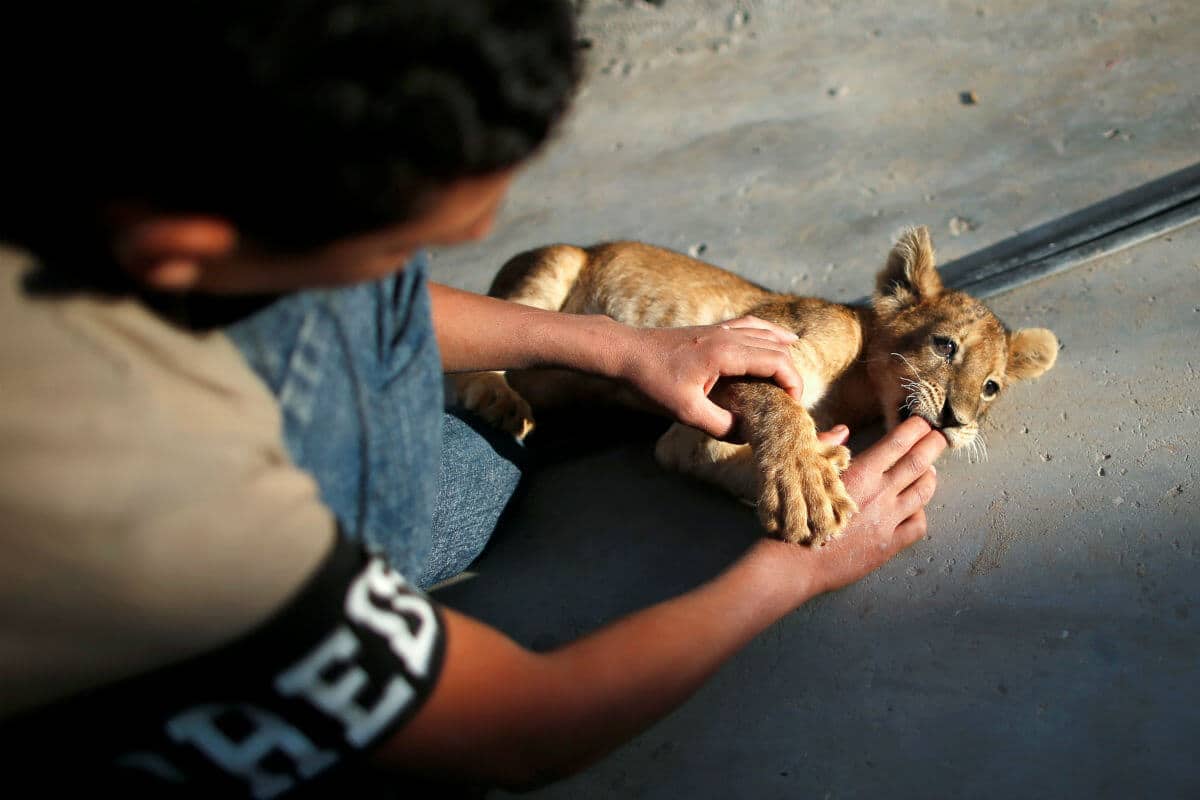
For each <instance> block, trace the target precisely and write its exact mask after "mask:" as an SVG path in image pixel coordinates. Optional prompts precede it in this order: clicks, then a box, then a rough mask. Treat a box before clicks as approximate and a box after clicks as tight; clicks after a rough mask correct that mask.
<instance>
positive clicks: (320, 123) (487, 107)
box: [0, 0, 580, 251]
mask: <svg viewBox="0 0 1200 800" xmlns="http://www.w3.org/2000/svg"><path fill="white" fill-rule="evenodd" d="M97 5H98V6H100V11H99V12H98V13H94V16H93V18H92V19H87V20H83V19H81V18H80V17H79V16H78V15H77V13H76V12H70V13H68V12H63V13H62V15H61V16H62V18H61V19H55V18H49V19H48V18H47V16H46V15H39V16H41V19H40V21H35V22H33V23H31V22H30V21H29V20H28V18H27V19H26V20H23V24H8V25H5V26H2V27H6V28H7V29H8V30H7V31H6V40H7V41H9V42H13V41H18V42H19V43H20V47H19V49H20V50H21V51H22V54H23V56H22V58H21V59H20V61H19V62H17V63H13V64H8V65H5V67H6V71H7V70H8V69H10V68H11V69H12V70H15V71H9V72H8V77H7V78H4V80H5V83H6V84H8V85H7V86H6V87H5V89H4V93H3V98H2V100H0V102H3V103H4V104H5V105H6V106H7V112H8V116H9V119H10V120H13V124H12V125H11V126H10V127H9V131H8V132H9V133H10V134H13V136H11V137H6V138H9V142H8V144H6V145H4V146H3V150H4V152H3V153H0V182H4V183H6V184H7V186H6V187H5V188H3V189H0V194H3V195H4V197H3V201H0V236H5V237H6V238H9V239H15V240H17V241H18V242H19V243H21V244H25V245H27V246H31V247H32V248H33V249H35V250H42V251H45V250H50V249H54V248H55V247H63V246H66V245H69V244H70V242H67V241H64V238H63V237H64V236H66V235H67V234H64V233H63V230H64V228H63V226H62V225H61V222H62V220H63V219H64V215H65V216H66V218H73V219H81V218H82V217H84V216H90V217H92V218H94V217H95V214H96V211H97V209H101V208H104V207H106V206H108V205H111V204H112V203H114V202H120V203H134V204H141V205H144V206H146V207H149V208H153V209H156V210H164V211H181V212H189V213H210V214H215V215H220V216H222V217H225V218H227V219H229V220H231V221H232V222H233V223H234V224H235V225H237V226H238V228H239V230H240V231H241V232H242V233H243V234H244V235H246V236H247V237H249V238H251V239H253V240H255V241H257V242H259V243H261V244H262V245H264V246H268V247H272V248H275V249H279V250H285V251H286V250H304V249H308V248H311V247H315V246H319V245H320V244H323V243H327V242H330V241H333V240H335V239H337V238H340V237H343V236H347V235H351V234H354V233H359V232H364V231H368V230H372V229H376V228H379V227H382V226H384V225H388V224H392V223H395V222H398V221H402V220H404V219H406V218H409V217H411V216H413V215H414V214H416V213H418V212H419V211H420V209H421V204H422V203H423V202H425V201H427V200H428V198H429V197H430V195H431V192H432V191H434V190H436V189H437V188H438V187H440V186H444V185H446V184H447V183H449V182H451V181H453V180H454V179H456V178H461V177H468V176H475V175H482V174H487V173H490V172H493V171H497V170H500V169H504V168H507V167H511V166H514V165H517V164H519V163H520V162H522V161H524V160H525V159H527V158H528V157H529V156H530V155H531V154H533V153H534V152H535V151H536V150H537V149H538V148H539V146H540V145H541V144H542V143H543V142H544V141H545V140H546V139H547V137H548V136H549V135H550V133H551V131H552V129H553V127H554V125H555V123H556V122H557V121H558V120H559V119H560V118H561V117H562V115H563V114H564V112H565V110H566V108H567V105H568V103H569V100H570V97H571V95H572V93H573V90H574V87H575V85H576V82H577V80H578V77H579V73H580V64H579V54H578V47H577V45H576V41H575V29H574V13H573V10H572V7H571V5H570V3H569V2H568V1H567V0H243V1H241V2H238V0H208V2H195V0H173V2H162V0H157V1H156V2H153V3H147V2H135V3H115V4H111V3H106V4H97ZM3 16H4V17H5V18H6V20H5V21H6V22H10V23H11V22H12V20H11V19H9V18H10V17H12V16H13V15H12V14H10V13H9V12H7V11H6V12H4V14H3ZM10 56H11V52H10ZM55 219H56V220H57V222H58V223H59V224H56V225H54V226H53V227H54V228H55V230H51V229H50V228H51V226H50V225H48V224H47V223H46V220H55Z"/></svg>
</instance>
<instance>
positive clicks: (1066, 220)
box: [940, 164, 1200, 297]
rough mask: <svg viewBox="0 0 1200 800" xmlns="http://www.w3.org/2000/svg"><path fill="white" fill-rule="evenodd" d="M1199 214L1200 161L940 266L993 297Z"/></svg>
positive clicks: (951, 277)
mask: <svg viewBox="0 0 1200 800" xmlns="http://www.w3.org/2000/svg"><path fill="white" fill-rule="evenodd" d="M1197 220H1200V164H1194V165H1192V166H1190V167H1186V168H1184V169H1181V170H1179V171H1178V172H1173V173H1171V174H1170V175H1166V176H1164V177H1162V178H1159V179H1157V180H1154V181H1151V182H1149V183H1146V184H1143V185H1142V186H1139V187H1137V188H1135V189H1131V190H1129V191H1127V192H1123V193H1121V194H1119V195H1116V196H1115V197H1111V198H1109V199H1107V200H1103V201H1101V202H1099V203H1096V204H1095V205H1091V206H1088V207H1087V208H1084V209H1082V210H1080V211H1077V212H1075V213H1073V214H1068V215H1066V216H1064V217H1059V218H1058V219H1056V220H1051V221H1050V222H1047V223H1045V224H1043V225H1039V226H1037V227H1036V228H1032V229H1030V230H1028V231H1025V232H1024V233H1020V234H1018V235H1016V236H1013V237H1010V238H1008V239H1005V240H1003V241H1001V242H997V243H996V244H994V245H992V246H990V247H986V248H984V249H983V250H978V251H976V252H974V253H971V254H970V255H967V256H963V257H962V258H960V259H958V260H956V261H952V262H950V263H948V264H945V265H944V266H942V267H941V268H940V272H941V273H942V279H943V280H944V281H945V283H946V285H947V286H951V287H953V288H955V289H963V290H966V291H969V292H971V294H973V295H975V296H976V297H988V296H991V295H996V294H999V293H1001V292H1006V291H1009V290H1010V289H1014V288H1016V287H1017V286H1020V285H1022V284H1025V283H1029V282H1031V281H1035V280H1038V279H1040V278H1044V277H1047V276H1049V275H1055V274H1058V273H1060V272H1065V271H1066V270H1068V269H1072V268H1073V267H1077V266H1079V265H1080V264H1083V263H1085V262H1088V261H1091V260H1092V259H1095V258H1099V257H1100V256H1105V255H1109V254H1110V253H1115V252H1117V251H1119V250H1123V249H1125V248H1127V247H1132V246H1134V245H1136V244H1140V243H1141V242H1144V241H1146V240H1148V239H1152V238H1154V237H1156V236H1161V235H1163V234H1165V233H1169V232H1170V231H1173V230H1176V229H1178V228H1181V227H1183V226H1184V225H1188V224H1190V223H1192V222H1196V221H1197Z"/></svg>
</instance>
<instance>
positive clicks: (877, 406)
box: [452, 227, 1058, 543]
mask: <svg viewBox="0 0 1200 800" xmlns="http://www.w3.org/2000/svg"><path fill="white" fill-rule="evenodd" d="M491 294H492V295H493V296H496V297H502V298H505V299H508V300H513V301H516V302H518V303H524V304H526V305H530V306H536V307H538V308H546V309H554V310H561V311H565V312H568V313H574V314H606V315H608V316H610V317H613V318H614V319H616V320H618V321H620V322H624V323H626V324H629V325H635V326H640V327H678V326H686V325H707V324H713V323H718V322H721V321H724V320H728V319H733V318H735V317H740V316H743V315H746V314H751V315H753V316H756V317H759V318H761V319H764V320H768V321H770V322H774V323H777V324H779V325H782V326H783V327H785V328H788V329H789V330H792V331H795V332H796V333H797V334H798V335H799V336H800V339H799V341H797V342H796V343H794V344H793V345H792V357H793V359H794V361H795V364H796V369H797V370H798V371H799V373H800V376H801V377H802V378H803V379H804V396H803V402H802V403H796V402H795V401H794V400H793V399H792V398H791V397H790V396H789V395H788V394H787V393H786V392H784V391H783V390H782V389H780V388H778V387H777V386H775V385H774V384H771V383H767V382H763V381H756V380H728V381H726V382H725V383H726V384H727V385H726V386H725V388H724V390H723V391H724V394H723V396H722V397H721V402H722V403H723V404H726V405H727V406H728V407H729V409H730V410H731V411H732V412H733V413H734V414H735V415H737V417H738V419H739V423H740V426H741V428H740V429H741V432H742V435H743V436H744V437H745V439H746V441H747V442H748V444H746V445H734V444H729V443H726V442H721V441H717V440H716V439H713V438H711V437H709V436H707V435H706V434H704V433H701V432H700V431H698V430H696V429H694V428H689V427H686V426H684V425H681V424H678V423H676V424H675V425H674V426H672V427H671V428H670V429H669V430H668V431H667V432H666V433H665V434H663V436H662V438H660V439H659V441H658V444H657V446H656V448H655V455H656V457H657V459H658V461H659V463H660V464H662V465H663V466H666V467H670V468H673V469H677V470H680V471H681V472H684V473H687V474H689V475H694V476H696V477H699V478H702V479H704V480H707V481H710V482H712V483H715V484H717V485H718V486H721V487H723V488H725V489H726V490H728V491H730V492H732V493H734V494H735V495H737V496H738V497H741V498H744V499H746V500H748V501H751V502H754V503H756V504H757V507H758V516H759V519H760V520H761V522H762V524H763V526H764V527H765V528H766V529H767V531H768V532H769V533H771V534H773V535H775V536H778V537H779V538H781V539H784V540H786V541H789V542H808V543H823V542H824V541H826V540H828V539H830V538H832V537H835V536H837V535H838V534H839V533H841V532H842V530H844V529H845V527H846V524H847V523H848V522H849V520H850V517H851V515H852V514H853V513H854V512H855V511H857V507H856V505H855V503H854V501H853V500H852V499H851V498H850V495H849V494H847V493H846V489H845V487H844V486H843V485H842V480H841V473H842V472H843V471H844V470H845V469H846V467H847V466H848V465H849V463H850V451H849V450H847V449H846V448H845V447H830V446H827V445H823V444H821V442H820V441H819V440H818V439H817V431H818V429H823V428H826V427H829V426H830V425H833V424H836V423H838V422H844V423H847V424H849V425H852V426H854V425H858V424H861V423H865V422H869V421H871V420H873V419H877V418H878V417H880V416H882V417H883V419H884V421H885V423H886V425H887V426H888V427H889V428H891V427H893V426H894V425H896V424H898V423H899V422H900V421H901V420H902V419H906V418H907V417H909V416H912V415H914V414H915V415H918V416H921V417H924V418H925V419H926V420H927V421H928V422H929V424H930V425H932V426H933V427H935V428H937V429H939V430H941V431H942V433H943V434H944V435H945V437H946V439H947V441H948V442H949V444H950V447H951V448H956V449H961V448H966V450H967V452H968V453H969V454H972V455H982V454H983V453H984V452H985V450H984V445H983V437H982V434H981V433H980V431H979V423H980V420H981V419H982V418H983V417H984V415H985V414H986V413H987V411H988V409H989V408H990V407H991V405H992V403H993V402H994V401H995V400H996V398H997V397H998V396H999V395H1000V394H1001V393H1002V392H1003V391H1004V389H1005V388H1006V387H1007V386H1008V385H1009V384H1010V383H1013V382H1014V381H1019V380H1027V379H1029V378H1034V377H1037V376H1038V375H1041V374H1042V373H1043V372H1045V371H1046V370H1048V369H1050V367H1052V366H1053V365H1054V361H1055V359H1056V358H1057V356H1058V340H1057V338H1055V336H1054V334H1053V333H1051V332H1050V331H1049V330H1046V329H1045V328H1031V329H1026V330H1019V331H1016V332H1011V331H1009V330H1008V329H1007V328H1006V327H1005V326H1004V325H1003V324H1002V323H1001V322H1000V320H998V319H997V318H996V316H995V315H994V314H992V312H991V311H989V310H988V309H987V308H986V307H985V306H984V305H983V303H981V302H979V301H978V300H975V299H974V298H972V297H969V296H968V295H966V294H964V293H962V292H958V291H952V290H948V289H945V288H944V287H943V286H942V281H941V278H940V276H939V275H938V272H937V267H936V264H935V261H934V253H933V246H932V244H931V243H930V239H929V231H928V230H927V229H926V228H924V227H919V228H911V229H908V230H905V231H904V232H903V233H902V234H901V235H900V237H899V240H898V241H897V242H896V244H895V246H894V248H893V249H892V251H891V253H890V254H889V256H888V258H887V262H886V264H885V266H884V267H883V270H882V271H881V272H880V273H879V275H878V277H877V278H876V282H875V294H874V296H873V298H872V300H871V304H870V305H869V306H863V307H855V306H847V305H841V304H838V303H832V302H828V301H825V300H820V299H817V298H812V297H798V296H795V295H786V294H779V293H776V292H772V291H769V290H767V289H764V288H762V287H761V286H756V285H755V284H752V283H750V282H749V281H746V280H744V279H742V278H740V277H738V276H736V275H734V274H733V273H730V272H727V271H725V270H722V269H720V268H718V267H714V266H712V265H710V264H706V263H704V262H701V261H697V260H696V259H693V258H689V257H687V256H684V255H681V254H679V253H675V252H672V251H670V250H664V249H661V248H658V247H652V246H650V245H645V244H640V243H637V242H615V243H611V244H599V245H595V246H593V247H588V248H579V247H573V246H570V245H553V246H550V247H544V248H541V249H538V250H532V251H530V252H527V253H522V254H520V255H518V256H516V257H514V258H512V259H511V260H510V261H509V262H508V263H507V264H505V265H504V267H503V268H502V269H501V270H500V272H499V274H498V275H497V276H496V279H495V281H494V282H493V284H492V289H491ZM452 386H453V388H454V390H455V391H456V392H457V394H458V398H459V401H460V402H461V403H463V404H464V405H465V406H466V407H467V408H470V409H472V410H474V411H476V412H477V413H479V414H481V415H482V416H483V417H484V418H486V419H487V420H488V421H489V422H491V423H492V424H495V425H498V426H500V427H503V428H505V429H506V430H509V431H511V432H513V433H514V434H515V435H517V436H524V435H525V434H526V433H528V431H529V430H530V429H531V428H532V425H533V415H532V412H531V410H530V404H532V406H533V407H548V406H550V405H554V404H558V403H561V402H563V401H565V400H568V399H582V398H586V397H588V396H594V395H596V394H604V395H607V396H609V397H615V396H618V395H620V394H621V393H622V390H619V389H617V388H616V387H615V386H612V385H610V384H607V382H603V381H601V380H600V379H584V378H580V377H579V376H572V375H570V374H568V373H564V372H561V371H547V370H530V371H525V372H521V373H516V372H512V373H508V374H507V376H506V375H505V374H503V373H497V372H487V373H465V374H461V375H456V376H453V377H452ZM623 393H624V395H625V397H624V402H633V403H634V404H636V400H635V399H634V398H632V397H630V396H629V395H631V394H632V393H631V392H628V391H624V392H623ZM593 399H595V398H594V397H593ZM526 401H528V402H526Z"/></svg>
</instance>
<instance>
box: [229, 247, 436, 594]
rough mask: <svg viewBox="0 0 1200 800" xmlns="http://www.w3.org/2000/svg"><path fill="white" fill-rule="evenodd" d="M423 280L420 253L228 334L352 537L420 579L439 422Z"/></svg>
mask: <svg viewBox="0 0 1200 800" xmlns="http://www.w3.org/2000/svg"><path fill="white" fill-rule="evenodd" d="M427 275H428V261H427V259H426V258H425V257H424V255H423V254H422V255H419V256H418V257H416V258H414V259H413V260H412V261H411V262H410V263H409V264H408V265H407V266H406V267H405V268H404V269H403V270H401V271H399V272H397V273H396V274H394V275H392V276H389V277H387V278H385V279H382V280H379V281H375V282H373V283H367V284H360V285H356V286H349V287H344V288H339V289H330V290H320V291H308V292H301V293H297V294H292V295H288V296H285V297H282V298H280V299H279V300H277V301H276V302H274V303H273V304H271V305H270V306H268V307H266V308H264V309H261V310H260V311H258V312H257V313H255V314H253V315H252V316H250V317H247V318H246V319H243V320H241V321H239V322H237V323H235V324H234V325H232V326H230V327H229V328H228V329H227V330H226V333H227V334H228V335H229V336H230V338H231V339H233V341H234V343H235V344H236V345H237V346H238V347H239V348H240V349H241V351H242V353H243V355H244V356H245V357H246V359H247V361H248V362H249V363H250V365H251V367H253V368H254V369H255V371H256V372H258V374H259V375H260V376H261V377H262V378H263V380H264V381H266V383H267V385H268V386H269V387H270V389H271V390H272V392H274V394H275V396H276V397H277V398H278V400H279V404H280V407H281V410H282V413H283V422H284V438H285V441H286V443H287V446H288V450H289V451H290V453H291V455H292V459H293V460H294V461H295V462H296V463H297V465H299V466H300V467H302V468H303V469H305V470H307V471H309V472H310V473H312V474H313V476H314V477H315V478H316V479H317V482H318V484H319V485H320V487H321V493H322V497H323V499H324V500H325V502H326V503H327V504H328V505H329V506H330V508H331V509H332V510H333V512H334V514H335V515H336V516H337V517H338V519H339V520H340V521H341V523H342V525H343V526H344V528H345V529H346V531H347V532H348V533H349V534H350V535H351V536H354V537H356V538H360V539H362V540H364V541H365V542H366V543H367V544H368V546H370V547H371V548H372V549H374V550H377V551H380V552H382V553H383V554H384V555H386V556H387V558H388V560H389V562H390V563H391V564H392V566H393V567H394V568H395V569H397V570H398V571H399V572H401V573H402V574H405V575H409V576H413V577H415V576H417V575H419V574H421V572H422V570H423V567H424V565H425V562H426V560H427V557H428V554H429V550H430V547H431V530H432V525H433V515H434V507H435V503H436V499H437V494H438V471H439V464H440V452H441V445H442V426H443V410H442V373H441V359H440V356H439V354H438V349H437V342H436V339H435V337H434V334H433V327H432V321H431V317H430V301H429V292H428V287H427Z"/></svg>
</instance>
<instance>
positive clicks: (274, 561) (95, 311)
mask: <svg viewBox="0 0 1200 800" xmlns="http://www.w3.org/2000/svg"><path fill="white" fill-rule="evenodd" d="M29 266H30V265H29V262H28V261H22V259H21V258H20V257H18V256H17V255H15V254H14V253H13V251H2V250H0V619H2V620H3V622H2V623H0V718H3V717H4V716H7V715H8V714H10V713H12V712H15V711H18V710H21V709H24V708H28V707H31V706H35V705H39V704H42V703H45V702H48V701H51V700H54V699H56V698H59V697H63V696H65V695H68V694H72V693H74V692H77V691H79V690H81V689H84V688H87V687H90V686H95V685H99V684H104V683H108V682H110V681H113V680H116V679H119V678H122V677H126V676H129V675H133V674H137V673H141V672H145V671H147V670H149V669H152V668H154V667H158V666H161V665H164V664H168V663H171V662H175V661H179V660H181V659H184V658H187V657H189V656H192V655H194V654H196V653H199V652H202V651H205V650H209V649H211V648H213V647H215V646H217V645H219V644H222V643H224V642H227V641H229V640H231V639H233V638H234V637H236V636H238V635H239V634H241V633H244V632H246V631H247V630H249V629H250V628H252V627H253V626H255V625H256V624H258V623H261V622H262V621H263V620H264V619H266V618H267V617H268V616H269V615H270V614H271V612H272V611H273V610H275V609H277V608H278V607H280V606H281V605H282V604H283V603H284V602H285V601H286V600H287V599H288V598H289V596H291V595H292V594H293V593H294V592H296V591H297V589H298V588H299V587H300V585H301V584H302V583H303V581H304V579H305V578H306V577H307V576H309V575H310V574H311V573H312V572H313V570H314V569H315V568H316V566H317V565H318V563H319V562H320V561H321V560H322V558H323V556H325V554H326V553H327V552H328V551H329V550H330V548H331V546H332V543H333V538H334V532H335V523H334V520H333V519H332V517H331V515H330V513H329V512H328V511H327V510H326V508H325V507H324V506H323V505H322V504H321V502H320V499H319V497H318V492H317V488H316V485H315V483H314V481H313V480H312V479H311V478H310V477H309V476H308V475H307V474H305V473H304V472H302V471H301V470H299V469H297V468H296V467H295V466H294V465H293V464H292V463H291V462H290V460H289V459H288V456H287V454H286V453H285V450H284V446H283V441H282V434H281V423H280V418H279V413H278V410H277V405H276V403H275V401H274V399H273V398H272V397H271V395H270V393H269V392H268V390H267V388H266V387H265V386H264V385H263V384H262V383H261V382H260V381H259V380H258V378H257V377H256V376H255V375H254V374H253V373H252V372H251V371H250V369H249V368H248V367H247V366H246V364H245V362H244V361H243V360H242V358H241V356H240V355H239V354H238V352H237V351H236V349H235V348H234V347H233V346H232V344H231V343H230V342H229V341H228V340H227V339H226V338H225V337H224V336H223V335H221V334H219V333H209V334H196V333H193V332H190V331H186V330H183V329H180V328H176V327H174V326H173V325H171V324H170V323H168V322H166V321H164V320H162V319H160V318H159V317H158V316H156V315H155V314H153V313H152V312H150V311H148V310H147V309H146V308H144V307H143V306H142V305H141V304H140V303H138V302H137V301H135V300H131V299H111V298H105V297H96V296H90V297H89V296H69V297H49V296H47V297H38V296H36V295H35V296H30V295H28V294H27V293H26V292H25V291H23V289H22V279H23V278H22V276H23V274H24V273H26V272H27V270H28V267H29Z"/></svg>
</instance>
